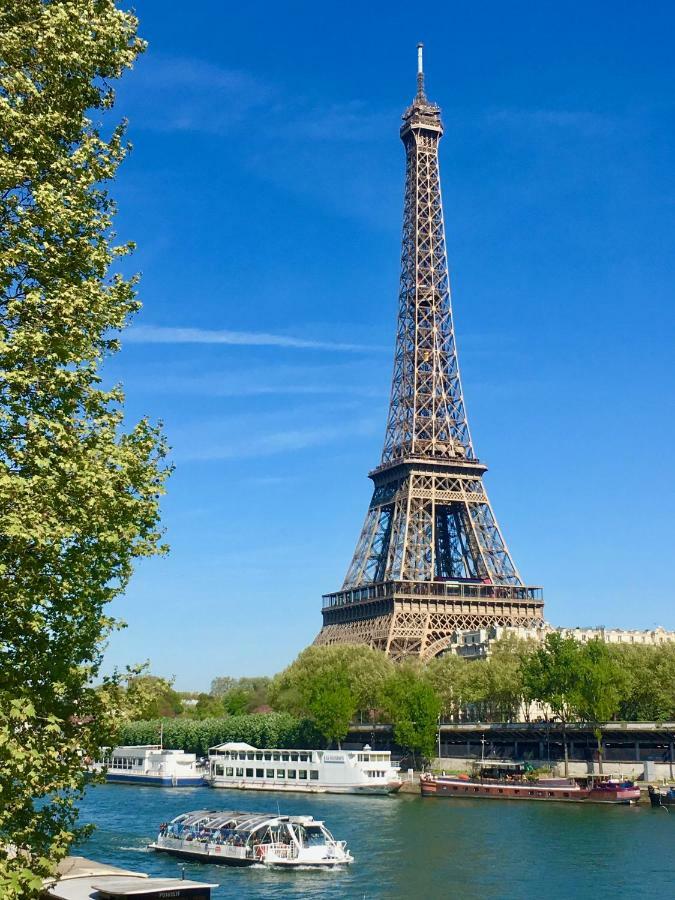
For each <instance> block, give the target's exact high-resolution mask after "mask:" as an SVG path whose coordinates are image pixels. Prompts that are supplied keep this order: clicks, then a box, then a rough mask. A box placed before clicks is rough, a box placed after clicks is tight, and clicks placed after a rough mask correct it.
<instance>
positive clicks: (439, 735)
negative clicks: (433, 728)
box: [438, 713, 441, 762]
mask: <svg viewBox="0 0 675 900" xmlns="http://www.w3.org/2000/svg"><path fill="white" fill-rule="evenodd" d="M438 759H439V762H440V759H441V714H440V713H439V714H438Z"/></svg>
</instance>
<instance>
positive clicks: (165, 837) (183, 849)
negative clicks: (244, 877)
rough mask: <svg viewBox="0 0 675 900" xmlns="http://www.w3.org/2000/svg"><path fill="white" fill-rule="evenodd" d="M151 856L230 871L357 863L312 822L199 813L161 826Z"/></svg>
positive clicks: (297, 818)
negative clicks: (198, 862) (220, 866)
mask: <svg viewBox="0 0 675 900" xmlns="http://www.w3.org/2000/svg"><path fill="white" fill-rule="evenodd" d="M149 846H150V848H151V849H152V850H156V851H159V852H163V853H171V854H173V855H174V856H181V857H184V858H187V859H196V860H202V861H204V862H209V863H222V864H224V865H228V866H253V865H256V864H258V865H265V866H270V867H275V868H297V867H299V866H302V867H309V868H317V869H319V868H335V867H336V866H343V865H348V864H349V863H351V862H353V857H352V855H351V853H350V852H349V850H348V849H347V847H346V844H345V842H344V841H336V840H335V839H334V838H333V836H332V834H331V833H330V832H329V831H328V829H327V828H326V826H325V825H324V823H323V822H320V821H317V820H316V819H314V818H313V817H312V816H281V815H265V814H261V813H242V812H231V811H217V810H205V809H199V810H196V811H194V812H189V813H183V814H182V815H180V816H176V818H175V819H172V820H171V822H167V823H164V824H162V825H160V829H159V835H158V836H157V840H156V841H154V842H153V843H152V844H150V845H149Z"/></svg>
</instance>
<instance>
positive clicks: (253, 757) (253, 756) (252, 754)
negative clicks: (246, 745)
mask: <svg viewBox="0 0 675 900" xmlns="http://www.w3.org/2000/svg"><path fill="white" fill-rule="evenodd" d="M246 759H255V753H253V751H251V750H249V752H248V753H247V754H246Z"/></svg>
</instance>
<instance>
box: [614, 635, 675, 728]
mask: <svg viewBox="0 0 675 900" xmlns="http://www.w3.org/2000/svg"><path fill="white" fill-rule="evenodd" d="M610 650H611V653H612V655H613V657H614V659H616V661H617V663H618V665H619V666H620V668H621V671H622V672H623V674H624V677H625V681H626V684H625V689H624V692H623V696H622V698H621V703H620V706H619V716H620V717H621V718H622V719H624V720H626V721H642V722H645V721H647V722H652V721H657V722H658V721H672V720H673V718H675V646H674V645H673V644H664V645H662V646H659V647H649V646H646V647H645V646H639V645H635V646H631V645H616V646H612V647H611V648H610Z"/></svg>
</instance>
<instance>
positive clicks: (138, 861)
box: [75, 785, 675, 900]
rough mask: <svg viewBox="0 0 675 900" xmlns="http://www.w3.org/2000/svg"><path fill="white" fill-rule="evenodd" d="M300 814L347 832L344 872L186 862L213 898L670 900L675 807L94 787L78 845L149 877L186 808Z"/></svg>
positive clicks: (342, 835)
mask: <svg viewBox="0 0 675 900" xmlns="http://www.w3.org/2000/svg"><path fill="white" fill-rule="evenodd" d="M277 803H278V804H279V807H280V809H281V812H282V813H288V814H309V815H313V816H314V817H315V818H321V819H324V820H325V822H326V824H327V826H328V828H329V829H330V830H331V831H332V832H333V833H334V836H335V837H336V838H338V839H339V840H346V841H347V843H348V845H349V847H350V849H351V851H352V853H353V854H354V856H355V862H354V863H353V864H352V865H351V866H350V867H349V868H348V869H347V870H346V871H333V872H306V871H297V872H276V871H268V870H266V869H263V868H252V869H236V868H228V867H226V866H207V865H203V864H200V863H188V864H186V865H185V875H186V877H193V878H197V879H201V880H203V881H210V882H213V883H217V884H218V885H219V887H218V888H217V889H216V890H215V891H214V893H213V896H214V897H215V898H218V900H222V898H226V897H227V898H235V897H236V898H249V897H250V898H263V897H275V898H285V897H298V898H303V897H320V898H331V897H341V898H344V897H347V898H359V900H360V898H384V897H386V898H398V897H401V898H403V897H406V898H412V900H416V898H424V900H431V898H435V897H457V898H465V897H471V898H497V897H499V898H514V900H515V898H518V900H519V898H523V900H524V898H528V900H532V898H539V897H541V898H547V900H554V898H565V900H569V898H570V897H572V898H573V900H586V898H588V900H591V898H592V900H597V898H599V897H606V898H609V900H615V898H620V897H626V898H628V897H630V898H633V897H649V898H651V900H654V898H661V897H663V898H672V897H673V896H675V814H673V813H667V812H665V811H664V810H652V809H651V808H650V807H649V805H648V804H644V803H643V804H641V806H639V807H613V806H584V805H581V804H569V805H568V804H563V803H527V802H518V801H515V802H503V803H500V802H497V801H489V800H477V801H470V800H442V799H441V800H435V799H427V800H422V799H421V798H419V797H417V796H412V795H405V796H400V797H372V798H367V797H350V796H339V795H333V796H327V795H320V794H319V795H303V794H273V793H263V792H250V793H244V792H241V791H225V790H211V789H209V788H189V789H184V788H180V789H176V788H173V789H172V788H153V787H129V786H126V785H97V786H93V787H91V788H89V790H88V793H87V796H86V798H85V800H84V803H83V805H82V817H81V820H82V821H83V822H94V823H95V824H96V825H97V829H96V832H95V833H94V835H93V837H92V838H90V839H89V840H88V841H87V842H86V843H85V844H83V845H82V846H81V847H80V848H78V849H77V850H76V851H75V852H78V853H82V854H83V855H85V856H89V857H92V858H93V859H97V860H99V861H102V862H107V863H111V864H113V865H118V866H123V867H127V868H131V869H138V870H140V871H145V872H148V873H151V874H156V875H166V876H169V875H170V876H180V867H181V866H180V863H179V861H178V860H177V859H175V858H173V857H170V856H166V855H164V854H154V853H152V852H150V851H148V850H147V849H146V845H147V843H148V842H149V841H150V840H152V839H153V838H154V837H156V834H157V826H158V825H159V824H160V822H162V821H166V820H167V819H171V818H173V816H176V815H178V814H179V813H181V812H187V811H188V810H191V809H200V808H204V807H206V808H209V809H240V810H246V811H248V810H251V811H253V812H268V811H269V812H276V810H277Z"/></svg>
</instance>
